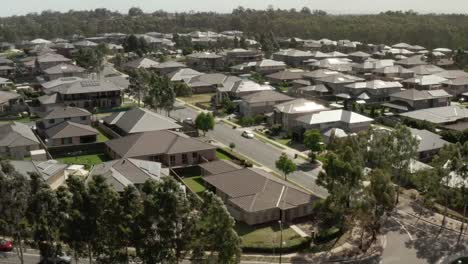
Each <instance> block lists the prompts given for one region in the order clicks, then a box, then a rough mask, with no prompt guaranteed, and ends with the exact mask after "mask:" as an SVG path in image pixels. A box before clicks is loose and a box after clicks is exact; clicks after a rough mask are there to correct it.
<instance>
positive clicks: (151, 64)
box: [122, 58, 159, 71]
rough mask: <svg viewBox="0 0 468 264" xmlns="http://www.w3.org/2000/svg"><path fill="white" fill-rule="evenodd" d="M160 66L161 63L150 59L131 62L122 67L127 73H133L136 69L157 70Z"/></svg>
mask: <svg viewBox="0 0 468 264" xmlns="http://www.w3.org/2000/svg"><path fill="white" fill-rule="evenodd" d="M158 65H159V62H157V61H154V60H152V59H148V58H139V59H136V60H132V61H129V62H127V63H125V64H124V65H122V67H123V68H124V69H126V70H127V71H133V70H136V69H147V70H150V69H156V67H157V66H158Z"/></svg>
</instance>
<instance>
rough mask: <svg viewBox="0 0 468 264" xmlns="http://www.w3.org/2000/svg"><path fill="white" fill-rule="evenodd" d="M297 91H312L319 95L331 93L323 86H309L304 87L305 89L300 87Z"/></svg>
mask: <svg viewBox="0 0 468 264" xmlns="http://www.w3.org/2000/svg"><path fill="white" fill-rule="evenodd" d="M297 89H298V90H300V91H311V92H319V93H328V92H329V90H328V88H327V87H326V86H325V85H323V84H317V85H309V86H304V87H300V88H297Z"/></svg>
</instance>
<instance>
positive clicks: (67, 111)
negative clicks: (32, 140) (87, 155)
mask: <svg viewBox="0 0 468 264" xmlns="http://www.w3.org/2000/svg"><path fill="white" fill-rule="evenodd" d="M37 128H38V133H39V135H40V136H41V137H42V138H44V142H45V144H46V145H47V146H48V147H56V146H67V145H79V144H87V143H96V142H97V140H98V139H97V136H98V135H99V132H98V131H97V130H96V129H94V128H93V127H91V113H90V112H88V111H87V110H85V109H81V108H77V107H57V108H54V109H52V110H51V111H49V112H48V113H47V114H46V115H45V116H44V117H43V118H42V119H41V120H40V121H38V122H37Z"/></svg>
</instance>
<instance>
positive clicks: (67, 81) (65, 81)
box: [41, 77, 84, 89]
mask: <svg viewBox="0 0 468 264" xmlns="http://www.w3.org/2000/svg"><path fill="white" fill-rule="evenodd" d="M81 80H84V79H83V78H80V77H62V78H58V79H55V80H52V81H49V82H45V83H42V84H41V86H42V88H44V89H50V88H54V87H58V86H66V85H71V84H72V83H74V82H77V81H81Z"/></svg>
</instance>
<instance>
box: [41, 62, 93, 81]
mask: <svg viewBox="0 0 468 264" xmlns="http://www.w3.org/2000/svg"><path fill="white" fill-rule="evenodd" d="M85 71H86V70H85V69H83V68H81V67H80V66H76V65H73V64H67V63H61V64H58V65H55V66H52V67H50V68H48V69H45V70H44V75H45V76H44V77H45V78H44V79H45V81H53V80H56V79H58V78H66V77H80V78H86V73H85Z"/></svg>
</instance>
